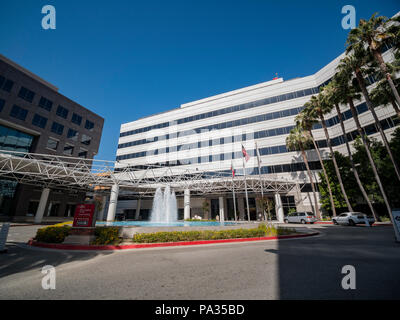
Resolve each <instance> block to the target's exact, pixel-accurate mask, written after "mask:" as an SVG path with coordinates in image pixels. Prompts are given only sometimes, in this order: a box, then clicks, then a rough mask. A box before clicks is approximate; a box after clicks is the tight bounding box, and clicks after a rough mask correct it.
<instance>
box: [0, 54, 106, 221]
mask: <svg viewBox="0 0 400 320" xmlns="http://www.w3.org/2000/svg"><path fill="white" fill-rule="evenodd" d="M103 124H104V119H103V118H102V117H100V116H99V115H97V114H95V113H94V112H92V111H90V110H88V109H86V108H84V107H82V106H81V105H79V104H78V103H76V102H74V101H72V100H70V99H68V98H67V97H65V96H64V95H62V94H60V93H59V92H58V88H56V87H55V86H53V85H52V84H50V83H48V82H46V81H45V80H43V79H41V78H40V77H38V76H36V75H35V74H33V73H31V72H30V71H28V70H26V69H24V68H23V67H21V66H19V65H17V64H16V63H14V62H12V61H11V60H9V59H7V58H6V57H4V56H2V55H0V150H8V151H20V152H30V153H39V154H51V155H61V156H68V157H76V158H86V159H92V158H93V157H94V155H96V154H97V152H98V148H99V144H100V139H101V133H102V130H103ZM41 191H42V190H41V188H39V187H33V186H28V185H22V184H18V183H17V182H15V181H12V180H7V179H1V178H0V218H2V219H8V218H9V217H12V219H13V220H24V219H25V217H26V216H32V215H34V214H35V212H36V209H37V206H38V203H39V199H40V195H41ZM84 197H85V194H84V193H82V192H80V193H76V192H73V191H71V192H66V191H65V190H54V189H53V190H51V192H50V195H49V199H48V202H47V205H46V209H45V214H44V216H72V215H73V213H74V207H75V205H76V204H77V203H80V202H82V201H83V200H84Z"/></svg>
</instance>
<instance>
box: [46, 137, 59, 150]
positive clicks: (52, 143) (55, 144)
mask: <svg viewBox="0 0 400 320" xmlns="http://www.w3.org/2000/svg"><path fill="white" fill-rule="evenodd" d="M57 147H58V140H56V139H53V138H49V139H48V140H47V148H49V149H52V150H57Z"/></svg>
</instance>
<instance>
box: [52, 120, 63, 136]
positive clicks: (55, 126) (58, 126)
mask: <svg viewBox="0 0 400 320" xmlns="http://www.w3.org/2000/svg"><path fill="white" fill-rule="evenodd" d="M63 131H64V126H63V125H62V124H59V123H57V122H53V125H52V126H51V132H54V133H56V134H59V135H62V134H63Z"/></svg>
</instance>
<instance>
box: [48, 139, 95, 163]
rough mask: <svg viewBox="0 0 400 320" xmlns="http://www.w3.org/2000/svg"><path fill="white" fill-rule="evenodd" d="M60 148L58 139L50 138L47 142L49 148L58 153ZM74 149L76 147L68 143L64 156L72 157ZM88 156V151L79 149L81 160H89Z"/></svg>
mask: <svg viewBox="0 0 400 320" xmlns="http://www.w3.org/2000/svg"><path fill="white" fill-rule="evenodd" d="M58 147H59V141H58V140H57V139H54V138H49V139H48V140H47V148H49V149H51V150H54V151H56V150H57V149H58ZM74 149H75V147H74V146H73V145H70V144H68V143H66V144H65V145H64V149H63V154H65V155H67V156H71V155H72V154H73V153H74ZM87 155H88V151H87V150H85V149H83V148H79V152H78V157H79V158H87Z"/></svg>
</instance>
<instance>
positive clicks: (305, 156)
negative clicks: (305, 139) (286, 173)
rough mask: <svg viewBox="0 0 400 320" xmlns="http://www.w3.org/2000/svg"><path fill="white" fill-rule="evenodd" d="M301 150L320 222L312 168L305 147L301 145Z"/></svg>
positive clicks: (319, 217)
mask: <svg viewBox="0 0 400 320" xmlns="http://www.w3.org/2000/svg"><path fill="white" fill-rule="evenodd" d="M300 149H301V155H302V156H303V160H304V164H305V165H306V168H307V173H308V178H309V179H310V183H311V189H312V192H313V195H314V202H315V213H316V215H317V218H318V220H321V218H322V217H321V213H320V211H319V207H318V199H317V193H316V190H315V186H314V180H313V178H312V174H311V170H310V166H309V165H308V160H307V155H306V152H305V151H304V147H303V145H302V144H300Z"/></svg>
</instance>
